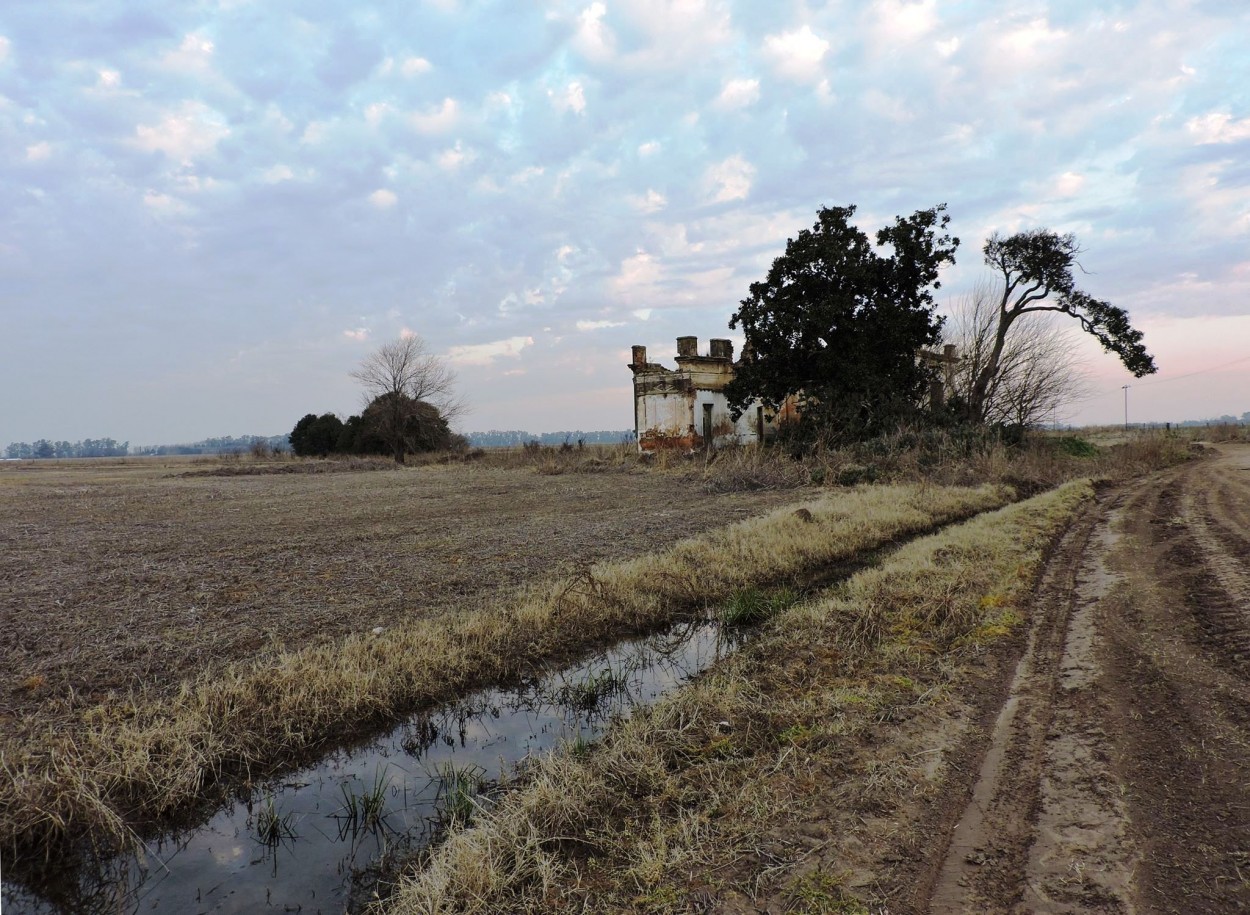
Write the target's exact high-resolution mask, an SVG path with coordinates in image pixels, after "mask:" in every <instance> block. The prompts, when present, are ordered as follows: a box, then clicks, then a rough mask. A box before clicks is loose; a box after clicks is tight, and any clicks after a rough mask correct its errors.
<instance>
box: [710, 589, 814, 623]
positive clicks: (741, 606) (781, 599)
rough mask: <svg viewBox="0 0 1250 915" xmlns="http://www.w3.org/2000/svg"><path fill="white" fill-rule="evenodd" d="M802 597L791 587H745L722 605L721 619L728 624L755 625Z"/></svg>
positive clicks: (790, 605)
mask: <svg viewBox="0 0 1250 915" xmlns="http://www.w3.org/2000/svg"><path fill="white" fill-rule="evenodd" d="M800 599H801V596H800V594H799V593H798V592H797V591H795V590H793V589H791V588H778V589H777V590H774V591H764V590H761V589H760V588H744V589H743V590H741V591H737V592H735V593H734V594H732V595H730V597H729V600H727V601H725V603H724V604H723V605H722V606H721V608H720V621H721V622H722V623H724V624H725V625H726V626H753V625H756V624H757V623H762V622H764V620H767V619H771V618H772V617H774V616H776V615H777V614H778V613H781V612H782V611H783V610H787V609H789V608H790V607H793V606H794V605H795V604H797V603H798V602H799V600H800Z"/></svg>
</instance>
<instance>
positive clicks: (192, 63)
mask: <svg viewBox="0 0 1250 915" xmlns="http://www.w3.org/2000/svg"><path fill="white" fill-rule="evenodd" d="M213 49H214V45H213V42H212V41H210V40H209V39H208V38H205V37H204V36H203V35H199V34H197V33H195V32H191V33H189V34H187V35H185V36H183V39H182V43H181V44H180V45H178V47H177V49H175V50H173V51H170V52H168V53H167V54H165V55H164V56H163V57H161V59H160V61H159V62H158V64H157V65H158V66H159V67H161V68H163V69H166V70H173V71H176V72H180V73H205V72H207V71H208V70H209V69H210V68H211V67H212V60H213Z"/></svg>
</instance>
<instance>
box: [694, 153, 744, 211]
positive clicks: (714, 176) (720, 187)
mask: <svg viewBox="0 0 1250 915" xmlns="http://www.w3.org/2000/svg"><path fill="white" fill-rule="evenodd" d="M754 178H755V166H754V165H752V164H751V163H750V162H748V161H747V160H746V159H744V158H742V156H730V157H729V158H728V159H725V160H724V161H722V162H718V163H717V164H716V165H713V166H710V167H709V168H708V169H707V171H705V172H704V173H703V183H704V186H705V187H706V188H707V190H708V194H709V196H710V198H711V201H712V202H713V203H728V202H729V201H731V200H745V199H746V198H747V195H748V194H750V193H751V182H752V180H753V179H754Z"/></svg>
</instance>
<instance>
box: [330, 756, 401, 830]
mask: <svg viewBox="0 0 1250 915" xmlns="http://www.w3.org/2000/svg"><path fill="white" fill-rule="evenodd" d="M390 787H391V777H390V775H389V774H388V772H387V771H386V767H385V766H379V767H378V769H377V771H376V772H374V775H373V782H372V784H370V785H369V786H368V787H366V788H365V789H364V790H363V791H361V792H360V793H359V794H357V793H356V792H354V791H352V789H351V787H350V786H349V785H348V783H347V782H343V783H341V784H340V785H339V789H340V790H341V791H342V793H343V806H342V807H341V808H340V812H339V813H336V814H333V816H334V818H335V819H336V820H338V824H339V833H340V834H341V835H347V834H349V833H350V834H352V835H355V834H356V833H357V832H369V831H371V830H375V829H377V828H378V827H379V826H381V825H382V822H383V820H384V819H385V817H386V793H387V791H389V790H390Z"/></svg>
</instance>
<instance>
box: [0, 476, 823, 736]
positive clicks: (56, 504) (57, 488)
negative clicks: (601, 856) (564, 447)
mask: <svg viewBox="0 0 1250 915" xmlns="http://www.w3.org/2000/svg"><path fill="white" fill-rule="evenodd" d="M204 469H207V468H206V467H205V466H204V465H203V464H202V463H201V462H194V463H193V462H191V461H172V462H171V461H143V460H134V461H127V462H113V461H83V462H60V461H56V462H53V461H47V462H38V463H27V464H20V465H3V466H0V503H2V504H3V506H4V509H3V513H2V514H0V617H2V618H3V625H0V670H2V671H4V681H3V682H2V683H0V722H6V728H7V727H11V726H12V723H13V722H14V721H15V720H18V719H21V718H24V717H26V716H28V715H30V714H31V713H33V712H34V711H35V710H36V709H38V710H40V712H41V714H42V715H43V716H45V717H46V716H47V715H49V714H62V713H64V712H66V711H69V710H71V709H72V708H73V707H80V706H83V705H87V704H90V703H92V702H94V701H95V700H97V699H99V698H101V697H102V696H104V695H106V694H107V693H108V692H109V691H112V690H121V691H124V690H128V689H131V688H137V687H143V688H144V689H147V690H151V689H153V688H156V689H162V688H164V689H171V688H173V687H175V686H177V684H178V683H179V682H180V681H181V680H182V679H183V678H185V677H189V676H195V675H198V674H200V673H202V672H204V671H205V670H207V669H212V668H215V667H217V666H219V665H221V664H222V663H223V662H228V661H240V660H247V659H249V658H254V657H257V656H258V655H263V654H266V653H271V652H272V651H273V650H275V649H287V650H289V649H297V648H301V647H304V646H307V645H311V644H315V643H328V642H330V641H332V640H334V639H337V638H341V637H343V636H345V635H347V634H349V633H353V632H355V633H359V632H369V631H370V630H372V629H373V628H374V627H376V626H387V627H389V626H392V625H394V624H395V623H397V622H398V621H400V620H405V621H410V620H412V619H414V618H419V617H423V616H428V615H430V614H435V613H446V612H454V611H455V610H456V609H457V608H460V607H472V606H475V605H477V604H479V603H480V602H481V601H482V600H483V599H484V598H485V597H486V596H487V595H489V594H492V593H495V592H497V591H499V590H500V589H501V588H508V587H514V586H517V585H521V584H523V583H526V582H529V581H531V580H533V579H535V578H537V577H547V576H550V575H552V574H553V573H554V572H555V571H557V570H558V569H559V568H560V567H561V566H572V565H576V564H585V563H590V562H595V561H600V560H606V559H621V558H624V557H627V556H632V555H636V554H638V553H642V552H646V551H649V550H655V549H657V548H660V547H663V546H665V545H666V544H671V543H674V542H676V541H677V540H680V539H681V538H683V537H687V536H689V535H691V534H694V533H697V532H699V531H703V530H707V529H708V528H712V527H717V526H723V525H725V524H727V523H730V522H732V521H734V520H738V519H741V518H743V517H746V516H748V515H752V514H757V513H759V512H762V511H764V510H766V509H768V508H771V507H774V506H776V505H778V504H780V503H782V502H786V501H794V500H795V499H796V498H799V496H798V495H796V494H795V493H794V492H789V493H779V492H733V493H719V494H709V493H706V492H704V491H702V489H700V488H699V486H698V485H697V484H692V483H690V482H689V481H688V480H685V479H683V478H682V477H680V476H679V475H677V474H636V473H635V474H630V473H610V474H567V475H561V476H542V475H538V474H535V473H533V472H532V471H528V472H527V471H508V470H497V469H490V468H481V467H473V466H468V467H466V466H450V467H449V466H435V467H426V468H420V469H401V470H384V471H375V472H369V473H335V474H315V475H305V474H300V475H281V476H239V477H224V478H221V477H192V478H187V477H184V476H183V474H185V473H186V472H187V471H193V472H200V471H202V470H204Z"/></svg>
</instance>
